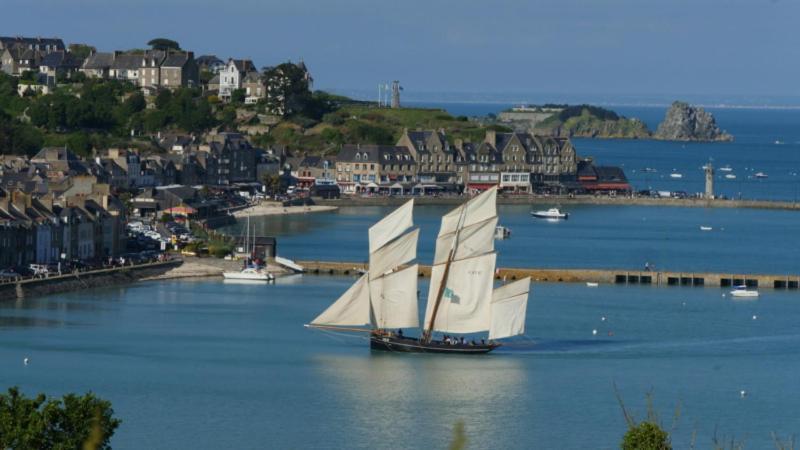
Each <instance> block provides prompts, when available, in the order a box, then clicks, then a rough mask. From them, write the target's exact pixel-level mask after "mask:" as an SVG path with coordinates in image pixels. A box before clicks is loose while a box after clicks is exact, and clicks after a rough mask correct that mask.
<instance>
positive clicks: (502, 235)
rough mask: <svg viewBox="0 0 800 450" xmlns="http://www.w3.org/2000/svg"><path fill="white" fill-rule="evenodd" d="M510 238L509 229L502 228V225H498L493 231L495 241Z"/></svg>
mask: <svg viewBox="0 0 800 450" xmlns="http://www.w3.org/2000/svg"><path fill="white" fill-rule="evenodd" d="M510 237H511V229H509V228H507V227H504V226H502V225H498V226H497V227H495V229H494V238H495V239H501V240H502V239H508V238H510Z"/></svg>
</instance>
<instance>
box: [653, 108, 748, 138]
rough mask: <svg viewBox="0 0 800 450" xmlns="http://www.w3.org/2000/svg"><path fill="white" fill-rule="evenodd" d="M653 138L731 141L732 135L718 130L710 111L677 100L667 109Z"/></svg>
mask: <svg viewBox="0 0 800 450" xmlns="http://www.w3.org/2000/svg"><path fill="white" fill-rule="evenodd" d="M653 138H654V139H661V140H667V141H724V142H730V141H733V136H731V135H730V134H728V133H726V132H725V131H723V130H720V128H719V126H717V122H716V120H714V116H713V115H711V113H709V112H708V111H706V110H704V109H703V108H700V107H694V106H691V105H689V104H688V103H685V102H678V101H676V102H674V103H673V104H672V106H670V108H669V110H667V114H666V116H665V117H664V120H663V121H662V122H661V124H659V125H658V129H657V130H656V132H655V133H654V134H653Z"/></svg>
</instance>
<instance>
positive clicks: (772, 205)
mask: <svg viewBox="0 0 800 450" xmlns="http://www.w3.org/2000/svg"><path fill="white" fill-rule="evenodd" d="M410 198H414V202H415V203H416V204H417V205H460V204H461V203H463V202H464V201H465V200H466V198H467V197H461V196H442V197H410V196H393V197H342V198H340V199H331V200H326V199H317V198H315V199H314V201H315V203H316V204H318V205H330V206H399V205H402V204H403V203H405V202H407V201H408V200H409V199H410ZM497 203H498V204H500V205H543V206H544V205H546V206H552V205H561V206H565V205H607V206H678V207H686V208H753V209H782V210H794V211H800V203H795V202H780V201H771V200H705V199H690V198H684V199H679V198H652V197H635V198H630V197H594V196H578V197H567V196H549V197H540V196H530V195H509V196H504V195H500V196H498V197H497Z"/></svg>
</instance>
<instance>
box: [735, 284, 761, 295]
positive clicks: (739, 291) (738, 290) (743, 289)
mask: <svg viewBox="0 0 800 450" xmlns="http://www.w3.org/2000/svg"><path fill="white" fill-rule="evenodd" d="M731 296H732V297H740V298H755V297H758V291H751V290H749V289H747V286H734V288H733V290H732V291H731Z"/></svg>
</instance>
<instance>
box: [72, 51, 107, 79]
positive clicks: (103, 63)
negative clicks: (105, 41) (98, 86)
mask: <svg viewBox="0 0 800 450" xmlns="http://www.w3.org/2000/svg"><path fill="white" fill-rule="evenodd" d="M113 63H114V54H113V53H106V52H92V53H91V54H90V55H89V56H87V57H86V59H85V60H84V61H83V65H82V66H81V68H80V71H81V72H83V73H84V74H85V75H86V76H87V77H89V78H108V76H109V74H110V72H111V65H112V64H113Z"/></svg>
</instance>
